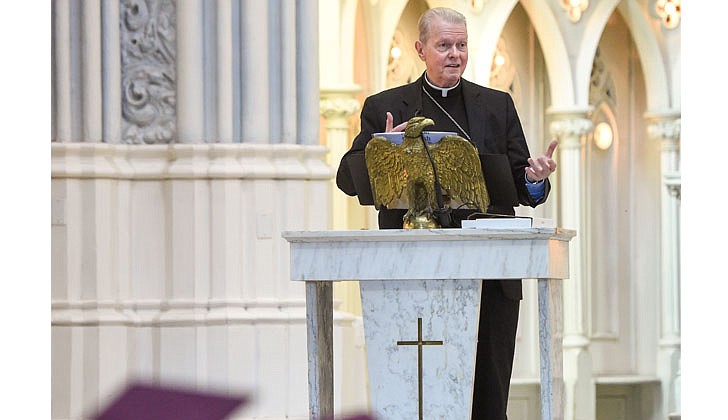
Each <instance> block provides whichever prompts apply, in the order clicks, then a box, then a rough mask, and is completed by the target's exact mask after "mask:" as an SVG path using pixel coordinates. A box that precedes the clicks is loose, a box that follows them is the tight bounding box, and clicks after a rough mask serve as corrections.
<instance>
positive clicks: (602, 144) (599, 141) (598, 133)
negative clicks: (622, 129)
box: [594, 122, 614, 150]
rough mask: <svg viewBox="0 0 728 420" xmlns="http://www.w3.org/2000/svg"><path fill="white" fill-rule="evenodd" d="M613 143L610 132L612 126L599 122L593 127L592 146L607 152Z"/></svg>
mask: <svg viewBox="0 0 728 420" xmlns="http://www.w3.org/2000/svg"><path fill="white" fill-rule="evenodd" d="M612 141H614V133H613V132H612V126H611V125H609V123H606V122H600V123H599V124H597V126H596V127H594V144H596V146H597V147H598V148H600V149H601V150H607V149H609V147H610V146H612Z"/></svg>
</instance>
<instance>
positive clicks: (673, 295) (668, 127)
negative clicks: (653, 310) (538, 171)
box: [647, 115, 681, 417]
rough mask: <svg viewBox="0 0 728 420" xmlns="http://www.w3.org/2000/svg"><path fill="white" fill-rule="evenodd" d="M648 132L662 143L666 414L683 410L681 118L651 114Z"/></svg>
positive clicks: (661, 370)
mask: <svg viewBox="0 0 728 420" xmlns="http://www.w3.org/2000/svg"><path fill="white" fill-rule="evenodd" d="M647 121H648V126H647V132H648V135H649V137H650V139H652V140H653V141H659V142H660V145H661V172H662V180H663V184H664V186H663V188H662V189H661V190H662V192H661V195H662V196H661V203H662V204H661V207H662V211H661V216H662V218H661V231H662V239H661V257H660V260H661V264H660V279H661V282H660V341H659V344H658V350H657V376H658V377H659V378H660V381H661V382H662V395H663V410H664V412H663V414H664V415H663V417H666V416H667V415H668V414H672V413H676V412H678V413H679V412H680V390H679V387H680V347H681V344H680V118H679V115H648V116H647Z"/></svg>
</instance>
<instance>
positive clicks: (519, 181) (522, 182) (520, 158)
mask: <svg viewBox="0 0 728 420" xmlns="http://www.w3.org/2000/svg"><path fill="white" fill-rule="evenodd" d="M506 136H507V139H508V141H507V144H508V151H507V153H508V160H509V162H510V164H511V170H512V172H513V182H514V183H515V185H516V192H517V193H518V202H519V203H521V204H523V205H524V206H531V207H536V206H537V205H539V204H541V203H543V202H544V201H546V198H547V197H548V195H549V192H550V191H551V183H550V182H549V180H548V178H547V179H546V180H545V181H544V194H543V197H541V199H540V200H538V201H535V200H534V199H533V197H531V194H530V193H529V192H528V188H526V178H525V176H526V168H527V167H528V158H529V157H531V154H530V152H529V150H528V144H527V143H526V137H525V136H524V134H523V127H522V126H521V120H520V119H519V118H518V113H517V112H516V107H515V105H514V103H513V98H511V95H509V94H506Z"/></svg>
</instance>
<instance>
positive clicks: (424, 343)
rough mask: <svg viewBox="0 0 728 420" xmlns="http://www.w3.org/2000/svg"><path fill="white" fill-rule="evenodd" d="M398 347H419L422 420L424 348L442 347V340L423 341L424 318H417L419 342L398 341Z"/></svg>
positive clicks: (418, 388)
mask: <svg viewBox="0 0 728 420" xmlns="http://www.w3.org/2000/svg"><path fill="white" fill-rule="evenodd" d="M397 345H398V346H417V394H418V395H417V397H418V407H419V420H422V346H441V345H442V341H441V340H422V318H417V341H397Z"/></svg>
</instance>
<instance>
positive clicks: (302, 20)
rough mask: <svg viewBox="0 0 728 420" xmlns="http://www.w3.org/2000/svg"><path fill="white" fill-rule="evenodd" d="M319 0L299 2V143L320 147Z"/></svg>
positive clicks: (297, 78)
mask: <svg viewBox="0 0 728 420" xmlns="http://www.w3.org/2000/svg"><path fill="white" fill-rule="evenodd" d="M318 24H319V19H318V0H297V1H296V29H297V31H298V32H297V38H296V50H297V51H305V52H306V53H305V54H299V55H298V58H297V60H296V83H297V86H298V89H297V93H298V96H297V106H298V121H297V123H296V124H297V127H298V143H299V144H309V145H316V144H319V116H318V114H319V111H318V106H319V103H318V102H319V61H318V60H319V58H318V55H319V48H318Z"/></svg>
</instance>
